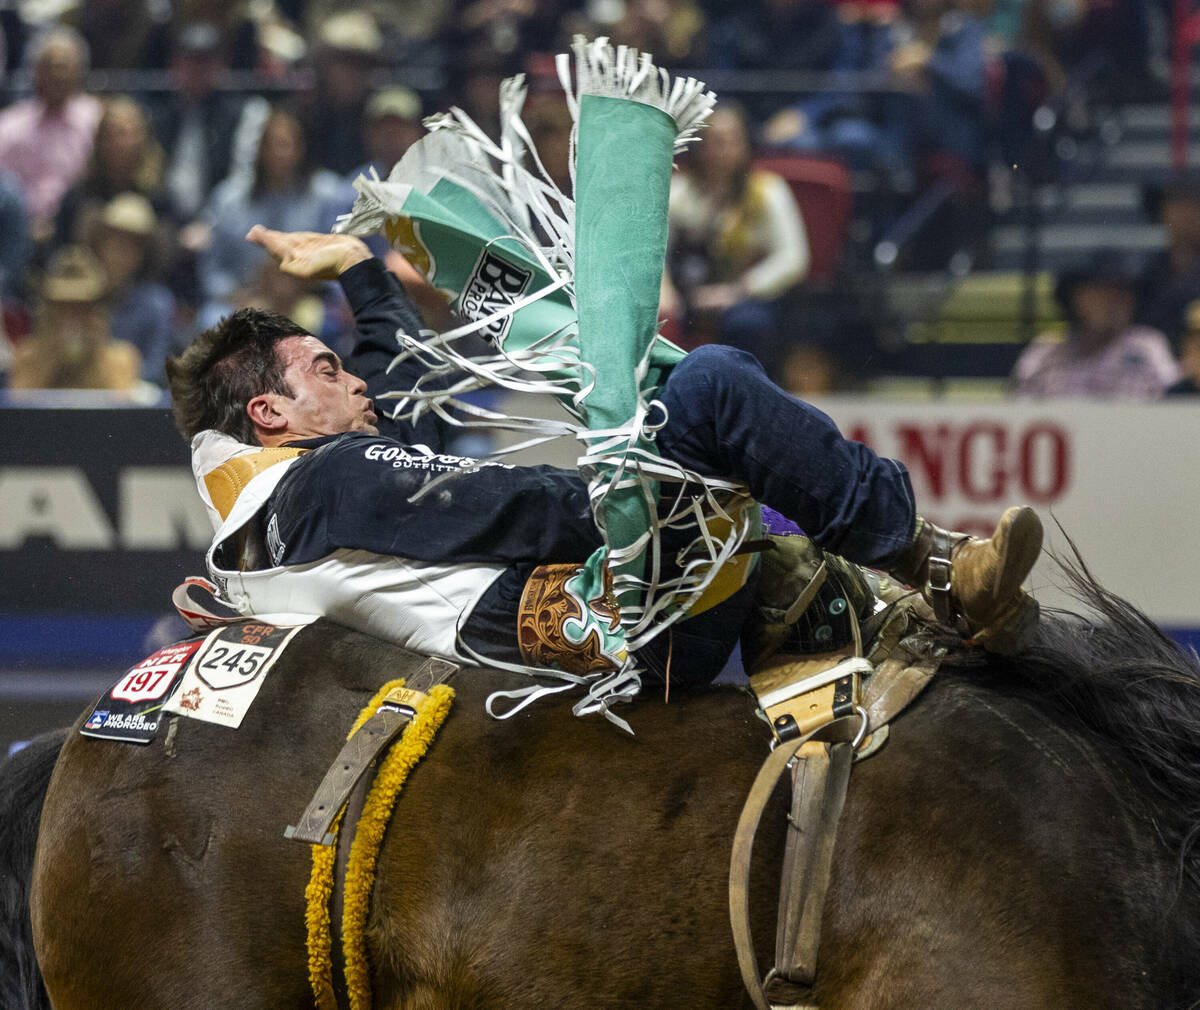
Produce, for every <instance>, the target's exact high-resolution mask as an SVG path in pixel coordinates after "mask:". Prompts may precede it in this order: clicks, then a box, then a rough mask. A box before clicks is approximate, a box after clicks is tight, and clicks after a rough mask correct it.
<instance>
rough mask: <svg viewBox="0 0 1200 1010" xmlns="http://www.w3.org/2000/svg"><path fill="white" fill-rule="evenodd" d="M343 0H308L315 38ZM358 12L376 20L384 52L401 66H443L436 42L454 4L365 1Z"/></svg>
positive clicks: (307, 15) (307, 19)
mask: <svg viewBox="0 0 1200 1010" xmlns="http://www.w3.org/2000/svg"><path fill="white" fill-rule="evenodd" d="M343 7H344V4H343V3H342V2H341V0H308V2H307V3H305V4H304V23H305V25H306V28H307V31H308V34H309V35H311V36H312V37H314V38H315V37H316V35H317V32H318V31H319V30H320V26H321V25H322V24H324V23H325V21H326V19H327V18H328V17H329V16H330V15H331V14H334V13H336V12H337V11H338V10H339V9H341V8H343ZM355 9H356V10H360V11H363V12H365V13H367V14H369V15H370V16H371V17H372V18H374V19H375V23H376V25H378V27H379V31H380V34H381V35H382V36H383V47H384V51H385V52H386V53H387V54H388V56H389V57H390V59H391V61H392V62H394V63H396V64H397V65H400V66H405V67H411V66H413V65H414V64H420V65H425V66H428V65H431V64H434V65H436V64H440V62H441V60H442V59H443V54H442V53H441V52H440V46H438V44H437V43H436V41H435V40H436V39H437V37H438V35H439V34H440V33H441V31H442V30H443V28H444V27H445V25H446V21H447V18H448V16H449V14H450V12H451V5H450V4H449V3H446V2H444V0H365V2H358V3H356V4H355Z"/></svg>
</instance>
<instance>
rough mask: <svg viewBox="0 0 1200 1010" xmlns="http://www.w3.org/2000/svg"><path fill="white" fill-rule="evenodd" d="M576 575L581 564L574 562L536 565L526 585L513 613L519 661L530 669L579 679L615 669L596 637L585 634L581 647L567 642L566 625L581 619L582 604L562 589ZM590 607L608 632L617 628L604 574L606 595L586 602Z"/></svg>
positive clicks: (609, 585) (613, 603) (609, 586)
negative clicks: (546, 669)
mask: <svg viewBox="0 0 1200 1010" xmlns="http://www.w3.org/2000/svg"><path fill="white" fill-rule="evenodd" d="M578 572H579V566H578V565H573V564H563V565H539V566H538V567H537V568H535V569H534V570H533V574H531V575H530V576H529V580H528V581H527V582H526V583H525V589H524V591H523V592H522V593H521V603H520V606H519V607H518V610H517V641H518V643H519V644H520V647H521V658H522V659H523V660H524V661H525V662H526V663H528V664H529V665H530V666H552V667H555V668H556V669H559V670H565V671H566V672H567V673H574V674H578V675H580V676H582V675H585V674H589V673H608V672H611V671H613V670H616V669H617V666H616V664H615V663H614V662H613V661H612V659H610V658H609V657H608V656H606V655H605V654H604V653H603V652H602V651H601V650H600V648H599V642H598V641H597V639H596V636H595V635H588V636H587V637H586V638H585V639H584V641H583V643H582V644H581V645H577V644H576V643H574V642H571V641H569V640H568V639H567V636H566V633H565V631H564V629H563V625H564V623H565V622H566V621H568V620H572V619H574V620H576V621H582V620H583V618H584V613H583V608H582V606H581V605H580V603H579V601H578V600H577V599H576V598H575V597H574V596H573V595H571V593H569V592H568V591H567V585H566V584H567V580H568V579H570V578H571V577H573V576H574V575H576V574H577V573H578ZM588 608H589V609H590V610H591V611H592V613H594V614H596V615H598V616H599V617H600V618H601V620H602V621H606V622H607V623H608V627H609V629H610V630H612V631H616V630H617V628H618V627H619V626H620V617H619V616H618V612H617V605H616V601H615V600H614V599H613V596H612V586H611V584H610V583H609V579H608V573H607V570H606V571H605V592H604V595H603V596H601V597H599V598H598V599H595V600H589V601H588Z"/></svg>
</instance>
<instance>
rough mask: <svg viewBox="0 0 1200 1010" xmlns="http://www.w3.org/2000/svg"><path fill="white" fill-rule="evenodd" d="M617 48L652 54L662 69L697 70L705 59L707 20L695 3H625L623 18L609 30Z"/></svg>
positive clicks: (684, 0)
mask: <svg viewBox="0 0 1200 1010" xmlns="http://www.w3.org/2000/svg"><path fill="white" fill-rule="evenodd" d="M590 34H592V35H608V36H609V37H610V38H611V39H612V41H613V44H614V45H624V46H632V47H633V48H635V49H638V50H640V51H642V52H646V53H653V54H654V62H655V63H656V64H657V65H658V66H660V67H667V68H668V69H670V68H673V67H695V66H698V65H699V64H700V62H701V60H703V58H704V49H705V44H704V43H705V38H704V36H705V17H704V12H703V11H702V10H701V9H700V7H699V6H697V4H696V3H695V2H694V0H626V3H625V5H624V13H623V14H622V16H621V19H620V20H619V21H617V22H616V23H615V24H613V25H612V26H611V28H609V29H608V30H607V31H593V32H591V33H590Z"/></svg>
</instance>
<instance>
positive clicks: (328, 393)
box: [274, 336, 379, 438]
mask: <svg viewBox="0 0 1200 1010" xmlns="http://www.w3.org/2000/svg"><path fill="white" fill-rule="evenodd" d="M275 353H276V354H277V355H278V356H279V361H280V363H281V364H282V365H283V366H284V371H283V377H284V379H285V381H286V382H287V384H288V387H289V388H290V389H291V390H292V394H293V395H292V396H291V397H290V398H289V397H286V396H275V397H274V400H275V409H276V410H277V411H279V413H280V414H282V415H283V416H284V417H285V418H286V420H287V427H288V431H289V433H290V434H291V435H293V436H294V437H296V438H315V437H316V436H318V435H340V434H341V433H342V432H344V431H366V432H370V433H371V434H378V433H379V429H378V428H376V427H375V422H376V421H377V420H378V418H376V416H375V410H374V408H373V405H372V403H371V401H370V399H368V398H367V384H366V383H365V382H363V380H362V379H360V378H358V377H357V376H355V375H351V374H350V373H349V372H347V371H346V370H345V369H344V368H342V362H341V360H340V359H339V358H338V356H337V355H336V354H334V353H333V351H331V350H330V349H329V348H328V347H326V346H325V345H324V344H323V343H321V341H319V340H318V339H317V338H316V337H307V336H305V337H287V338H285V339H283V340H281V341H279V343H277V344H276V345H275Z"/></svg>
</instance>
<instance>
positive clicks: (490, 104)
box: [443, 43, 519, 140]
mask: <svg viewBox="0 0 1200 1010" xmlns="http://www.w3.org/2000/svg"><path fill="white" fill-rule="evenodd" d="M518 69H519V61H518V60H516V59H514V58H513V57H511V56H505V55H503V54H501V53H499V52H496V51H495V50H493V49H489V48H488V47H487V46H482V45H479V44H475V43H473V44H469V45H467V46H466V48H464V49H462V50H460V51H459V52H458V55H457V58H456V59H455V60H454V61H453V63H452V64H451V66H450V67H449V68H448V70H449V73H448V75H447V86H448V92H447V94H446V96H445V101H444V103H443V104H445V105H457V106H458V107H459V108H461V109H462V110H463V111H464V112H466V113H467V115H468V116H470V117H471V118H472V119H473V120H474V121H475V123H476V125H477V126H478V127H479V128H480V129H481V130H483V132H484V133H486V134H487V135H488V136H489V137H491V138H492V139H493V140H498V139H499V138H500V84H501V82H502V81H503V80H504V79H505V78H506V77H511V76H512V75H513V74H514V73H516V72H517V71H518Z"/></svg>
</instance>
